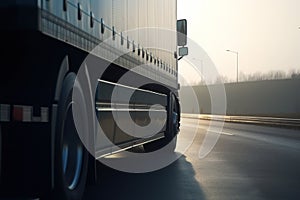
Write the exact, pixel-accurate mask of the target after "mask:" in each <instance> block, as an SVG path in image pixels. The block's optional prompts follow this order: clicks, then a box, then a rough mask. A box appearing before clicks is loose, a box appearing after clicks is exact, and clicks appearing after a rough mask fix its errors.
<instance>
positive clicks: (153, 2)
mask: <svg viewBox="0 0 300 200" xmlns="http://www.w3.org/2000/svg"><path fill="white" fill-rule="evenodd" d="M41 2H42V3H41V8H42V9H43V10H45V11H47V12H48V13H50V14H51V15H55V16H57V17H58V18H60V19H62V21H63V22H64V23H70V24H72V25H73V26H74V27H76V28H78V29H80V30H82V31H84V32H85V33H86V34H87V36H85V37H82V33H80V31H79V32H78V31H74V30H72V31H70V30H64V29H65V28H64V26H61V25H57V24H55V22H51V21H47V19H46V18H44V19H43V23H47V24H46V25H43V26H44V27H46V29H45V30H44V29H43V31H44V32H46V33H47V31H49V30H50V32H49V33H48V34H50V35H53V36H54V37H57V38H59V39H63V40H65V41H68V42H69V43H72V44H74V45H75V46H78V47H80V48H83V49H86V50H90V48H91V47H93V45H92V44H95V45H96V44H97V43H99V42H101V41H107V44H108V45H109V46H111V47H112V48H109V49H103V53H101V56H103V58H105V59H108V60H111V59H110V58H112V57H113V55H114V54H116V53H115V51H121V52H122V51H124V50H125V49H126V46H127V45H126V43H125V42H126V39H127V36H128V39H129V40H130V41H131V42H132V41H134V43H135V47H136V50H137V48H138V47H140V48H143V49H144V50H147V53H149V54H150V55H152V56H153V57H154V58H157V59H159V63H160V65H159V66H158V65H157V64H156V65H154V63H153V62H152V63H151V62H150V60H149V59H148V60H147V59H146V55H145V57H144V58H143V57H142V56H141V55H138V54H137V52H135V53H133V52H131V53H130V54H128V55H130V56H131V57H132V59H133V60H136V61H138V62H141V63H144V64H145V65H149V66H151V67H149V68H145V70H144V71H143V72H142V74H143V73H145V74H143V75H145V76H148V75H149V74H152V75H151V76H150V78H153V79H154V80H161V82H162V83H165V84H167V85H170V84H171V85H172V86H173V87H176V85H177V83H176V79H177V78H176V75H175V73H174V72H175V70H176V68H177V60H176V58H175V57H174V52H176V51H177V41H176V37H177V36H176V18H177V13H176V7H177V1H176V0H101V1H100V0H99V1H96V0H67V9H66V11H63V12H62V9H63V3H62V1H48V0H42V1H41ZM79 7H80V9H79ZM79 10H80V11H81V19H80V20H79V19H78V11H79ZM91 16H92V17H93V19H94V26H93V27H91ZM101 19H103V21H104V24H105V31H104V34H102V33H101ZM53 27H54V28H53ZM113 28H114V30H115V31H116V37H115V40H112V38H111V37H112V35H113V34H112V30H113ZM148 28H150V29H148ZM51 29H52V30H51ZM133 30H135V31H133ZM163 30H169V31H163ZM127 31H129V32H128V33H127ZM172 31H173V32H172ZM121 33H122V36H123V37H124V39H125V42H124V43H125V45H124V44H123V45H121V38H120V34H121ZM60 34H61V35H60ZM88 35H90V36H93V37H94V38H95V39H94V41H92V43H91V41H88V40H90V39H89V38H90V37H89V36H88ZM132 48H133V45H132V43H131V44H130V50H132ZM148 58H149V57H148ZM134 63H136V62H132V61H129V60H127V61H126V60H124V59H121V60H120V62H118V63H117V64H119V65H121V66H123V67H127V68H132V67H134V66H135V64H134ZM161 63H163V65H161ZM147 70H148V71H149V73H148V72H147ZM150 71H151V72H150Z"/></svg>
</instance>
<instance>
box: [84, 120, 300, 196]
mask: <svg viewBox="0 0 300 200" xmlns="http://www.w3.org/2000/svg"><path fill="white" fill-rule="evenodd" d="M221 125H222V124H221V123H217V124H216V125H214V126H209V122H208V121H198V120H196V119H184V120H183V121H182V126H181V132H180V137H179V138H178V141H177V145H178V147H182V146H187V145H189V144H191V145H190V146H188V148H187V149H186V151H185V152H184V154H183V155H182V156H181V157H180V158H179V159H178V160H177V161H176V162H174V163H172V164H171V165H169V166H167V167H165V168H163V169H161V170H158V171H155V172H150V173H143V174H130V173H125V172H120V171H117V170H112V169H109V168H103V167H102V168H99V171H98V172H99V173H101V175H100V181H99V183H98V184H97V185H94V186H88V188H87V189H86V193H85V197H84V199H89V200H94V199H95V200H96V199H112V200H115V199H116V200H117V199H124V200H137V199H149V200H156V199H159V200H169V199H170V200H171V199H172V200H187V199H191V200H196V199H197V200H201V199H222V200H226V199H230V200H232V199H249V200H250V199H251V200H253V199H272V200H274V199H300V131H299V130H290V129H281V128H274V127H262V126H255V125H245V124H230V123H226V124H225V125H224V127H223V129H222V131H221V132H220V133H221V135H220V137H219V139H218V141H217V143H216V145H215V146H214V148H213V149H212V151H211V152H210V153H209V154H208V155H207V156H206V157H204V158H199V150H200V148H201V145H202V144H203V140H204V138H205V135H206V133H207V129H208V128H209V130H215V129H218V128H219V127H220V126H221ZM221 127H222V126H221ZM209 134H211V133H209ZM191 136H195V137H191ZM191 138H192V140H191ZM141 151H142V150H141Z"/></svg>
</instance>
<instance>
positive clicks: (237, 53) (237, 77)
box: [226, 49, 239, 83]
mask: <svg viewBox="0 0 300 200" xmlns="http://www.w3.org/2000/svg"><path fill="white" fill-rule="evenodd" d="M226 51H228V52H231V53H234V54H236V82H237V83H238V82H239V52H237V51H231V50H229V49H227V50H226Z"/></svg>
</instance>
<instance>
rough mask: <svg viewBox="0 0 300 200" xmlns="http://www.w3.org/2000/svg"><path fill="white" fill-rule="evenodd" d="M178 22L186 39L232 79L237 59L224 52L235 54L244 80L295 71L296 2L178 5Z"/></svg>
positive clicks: (299, 53) (299, 52)
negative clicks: (245, 76) (185, 30)
mask: <svg viewBox="0 0 300 200" xmlns="http://www.w3.org/2000/svg"><path fill="white" fill-rule="evenodd" d="M178 18H186V19H187V20H188V34H189V37H190V38H191V39H193V40H194V41H196V42H197V43H198V44H199V45H200V46H201V47H202V48H203V49H204V50H205V51H206V52H207V54H208V55H209V57H210V58H211V59H212V61H213V62H214V64H215V65H216V67H217V69H218V71H219V73H220V74H222V75H225V76H227V77H230V78H231V79H235V77H236V55H235V54H233V53H230V52H226V49H230V50H233V51H238V52H239V58H240V62H239V66H240V67H239V68H240V71H242V72H244V73H246V74H248V73H255V72H267V71H270V70H283V71H287V72H289V71H290V70H291V69H297V70H300V29H299V28H298V27H300V0H178ZM200 59H201V58H200ZM203 65H204V70H205V63H204V64H203ZM179 66H180V65H179Z"/></svg>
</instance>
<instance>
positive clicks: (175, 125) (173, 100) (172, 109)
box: [143, 93, 180, 153]
mask: <svg viewBox="0 0 300 200" xmlns="http://www.w3.org/2000/svg"><path fill="white" fill-rule="evenodd" d="M168 102H169V103H168V107H167V111H168V119H167V122H166V123H167V127H166V131H165V137H164V138H162V139H160V140H156V141H153V142H150V143H146V144H144V145H143V146H144V150H145V152H153V151H157V150H159V149H161V148H163V147H165V146H166V145H168V146H167V148H166V149H165V150H166V152H167V153H174V151H175V149H176V143H177V133H178V131H179V126H180V107H179V102H178V99H177V97H176V96H175V94H173V93H171V94H170V96H169V101H168Z"/></svg>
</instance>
